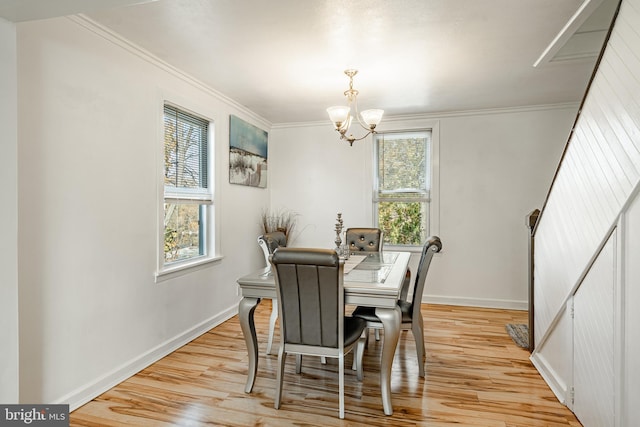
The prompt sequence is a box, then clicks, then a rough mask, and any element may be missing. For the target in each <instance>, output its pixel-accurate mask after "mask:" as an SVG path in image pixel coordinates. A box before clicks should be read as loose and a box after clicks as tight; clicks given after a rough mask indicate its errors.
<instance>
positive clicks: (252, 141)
mask: <svg viewBox="0 0 640 427" xmlns="http://www.w3.org/2000/svg"><path fill="white" fill-rule="evenodd" d="M268 142H269V134H268V132H267V131H265V130H262V129H260V128H258V127H256V126H254V125H252V124H251V123H248V122H246V121H244V120H242V119H241V118H239V117H237V116H234V115H230V116H229V183H230V184H238V185H247V186H251V187H259V188H266V187H267V164H268V161H267V160H268V148H269V147H268Z"/></svg>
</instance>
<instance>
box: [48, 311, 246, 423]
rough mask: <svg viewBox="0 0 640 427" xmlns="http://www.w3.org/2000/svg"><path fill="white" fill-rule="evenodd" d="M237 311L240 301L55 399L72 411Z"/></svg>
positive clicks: (57, 402)
mask: <svg viewBox="0 0 640 427" xmlns="http://www.w3.org/2000/svg"><path fill="white" fill-rule="evenodd" d="M237 313H238V306H237V304H234V305H233V306H232V307H231V308H229V309H227V310H225V311H223V312H221V313H219V314H217V315H215V316H213V317H210V318H209V319H207V320H205V321H203V322H201V323H200V324H198V325H196V326H194V327H193V328H191V329H188V330H186V331H184V332H183V333H181V334H179V335H176V336H175V337H173V338H171V339H169V340H167V341H165V342H164V343H162V344H160V345H158V346H156V347H155V348H152V349H151V350H149V351H147V352H146V353H144V354H142V355H140V356H138V357H135V358H134V359H131V360H129V361H127V362H125V363H123V364H122V365H121V366H120V367H118V368H116V369H114V370H112V371H111V372H109V373H107V374H105V375H103V376H102V377H100V378H98V379H96V380H95V381H92V382H90V383H87V384H85V385H84V386H82V387H79V388H77V389H75V390H74V391H72V392H71V393H69V394H67V395H65V396H62V397H61V398H59V399H57V401H56V402H52V403H54V404H59V403H68V404H69V410H71V411H73V410H75V409H77V408H79V407H80V406H82V405H84V404H85V403H87V402H90V401H91V400H93V399H95V398H96V397H97V396H99V395H101V394H102V393H104V392H105V391H107V390H109V389H110V388H112V387H114V386H116V385H117V384H120V383H121V382H122V381H124V380H126V379H127V378H129V377H131V376H132V375H135V374H137V373H138V372H140V371H141V370H143V369H145V368H146V367H148V366H150V365H151V364H153V363H155V362H157V361H158V360H160V359H162V358H163V357H165V356H167V355H168V354H171V353H172V352H174V351H176V350H177V349H179V348H180V347H182V346H183V345H185V344H187V343H189V342H190V341H193V340H194V339H196V338H198V337H199V336H200V335H203V334H204V333H206V332H208V331H210V330H211V329H213V328H215V327H216V326H218V325H220V324H222V323H223V322H225V321H227V320H228V319H230V318H231V317H233V316H235V315H236V314H237Z"/></svg>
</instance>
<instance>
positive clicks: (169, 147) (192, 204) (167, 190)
mask: <svg viewBox="0 0 640 427" xmlns="http://www.w3.org/2000/svg"><path fill="white" fill-rule="evenodd" d="M208 125H209V122H208V121H207V120H204V119H201V118H199V117H197V116H194V115H192V114H190V113H187V112H185V111H181V110H179V109H177V108H175V107H173V106H170V105H165V107H164V248H163V251H164V262H165V264H168V263H175V262H179V261H184V260H190V259H193V258H196V257H200V256H205V255H207V246H206V236H207V232H206V230H207V209H208V208H209V205H210V204H211V203H212V201H213V200H212V195H211V191H210V188H209V180H208V169H209V164H208Z"/></svg>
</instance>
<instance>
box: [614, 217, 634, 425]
mask: <svg viewBox="0 0 640 427" xmlns="http://www.w3.org/2000/svg"><path fill="white" fill-rule="evenodd" d="M628 209H629V207H628V206H627V208H626V209H625V210H624V211H623V212H622V213H621V214H620V216H619V219H618V225H617V227H616V230H617V232H616V242H615V245H614V252H613V256H614V258H615V269H616V275H615V279H614V288H613V295H614V300H613V303H614V308H613V322H614V326H613V390H614V391H613V392H614V401H613V404H614V408H613V413H614V427H621V426H624V425H627V424H626V423H625V420H623V419H622V417H623V416H624V414H625V406H624V404H625V402H624V400H625V399H624V398H623V396H624V395H625V394H624V391H625V389H626V387H625V386H626V382H627V381H628V380H627V378H626V376H625V373H626V367H625V363H626V361H627V359H626V358H625V350H624V349H625V335H626V323H625V316H626V310H627V307H626V295H625V286H624V284H625V275H624V268H625V251H624V245H625V239H626V232H627V230H626V226H625V222H626V221H625V219H626V213H627V211H628ZM626 421H627V422H628V423H629V424H631V421H630V420H626Z"/></svg>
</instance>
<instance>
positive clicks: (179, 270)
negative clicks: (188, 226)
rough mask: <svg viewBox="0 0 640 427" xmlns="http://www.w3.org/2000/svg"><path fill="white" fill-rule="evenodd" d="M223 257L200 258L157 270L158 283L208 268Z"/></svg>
mask: <svg viewBox="0 0 640 427" xmlns="http://www.w3.org/2000/svg"><path fill="white" fill-rule="evenodd" d="M221 259H222V256H214V257H209V258H200V259H196V260H193V261H187V262H184V263H180V264H179V265H173V266H170V267H167V268H163V269H162V270H160V271H157V272H156V274H155V279H156V283H158V282H164V281H165V280H169V279H173V278H175V277H179V276H182V275H184V274H188V273H192V272H194V271H198V270H202V269H203V268H207V267H209V266H210V265H211V264H213V263H216V262H218V261H220V260H221Z"/></svg>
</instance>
